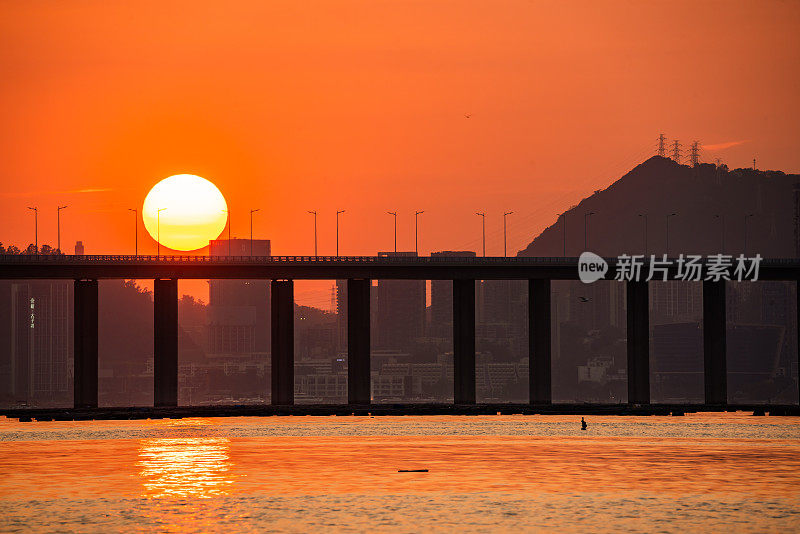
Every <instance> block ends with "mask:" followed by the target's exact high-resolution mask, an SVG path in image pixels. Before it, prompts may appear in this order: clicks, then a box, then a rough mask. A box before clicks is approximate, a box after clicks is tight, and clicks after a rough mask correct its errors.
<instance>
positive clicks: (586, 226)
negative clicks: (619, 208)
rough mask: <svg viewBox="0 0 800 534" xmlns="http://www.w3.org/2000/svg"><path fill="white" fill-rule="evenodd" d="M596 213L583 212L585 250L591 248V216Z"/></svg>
mask: <svg viewBox="0 0 800 534" xmlns="http://www.w3.org/2000/svg"><path fill="white" fill-rule="evenodd" d="M592 215H594V212H593V211H590V212H589V213H584V214H583V250H584V251H586V250H589V217H591V216H592Z"/></svg>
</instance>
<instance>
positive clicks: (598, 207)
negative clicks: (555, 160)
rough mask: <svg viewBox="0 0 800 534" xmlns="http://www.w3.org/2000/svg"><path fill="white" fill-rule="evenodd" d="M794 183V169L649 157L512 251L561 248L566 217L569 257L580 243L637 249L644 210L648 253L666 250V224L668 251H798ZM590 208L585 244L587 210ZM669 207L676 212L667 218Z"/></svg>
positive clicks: (612, 250)
mask: <svg viewBox="0 0 800 534" xmlns="http://www.w3.org/2000/svg"><path fill="white" fill-rule="evenodd" d="M798 183H800V175H796V174H785V173H783V172H780V171H758V170H753V169H734V170H728V168H727V167H725V166H724V165H723V166H719V167H718V166H716V165H712V164H700V165H698V166H696V167H690V166H688V165H681V164H678V163H676V162H674V161H673V160H671V159H668V158H664V157H660V156H654V157H652V158H650V159H648V160H647V161H644V162H643V163H641V164H639V165H638V166H637V167H636V168H634V169H633V170H631V171H630V172H629V173H627V174H626V175H625V176H623V177H622V178H620V179H619V180H617V181H616V182H614V183H613V184H611V185H610V186H609V187H608V188H607V189H604V190H600V191H596V192H595V193H594V194H593V195H591V196H590V197H588V198H585V199H584V200H582V201H581V202H580V203H579V204H578V205H577V206H573V207H571V208H570V209H569V210H567V212H566V215H565V216H564V215H562V216H561V217H559V218H558V220H556V221H555V222H554V223H553V224H552V225H551V226H549V227H548V228H546V229H545V230H544V231H543V232H542V233H541V234H539V235H538V236H537V237H536V238H535V239H534V240H533V241H532V242H531V243H530V244H529V245H528V246H527V247H526V248H525V249H524V250H522V251H520V252H519V253H518V256H562V255H564V219H565V218H566V255H567V256H578V255H579V254H580V253H581V252H583V251H584V250H586V249H588V250H591V251H593V252H595V253H598V254H600V255H603V256H617V255H619V254H622V253H627V254H643V253H645V232H644V228H645V218H644V217H640V214H642V215H647V220H646V224H647V237H646V240H647V254H662V253H665V252H667V224H669V251H668V252H669V254H670V255H671V256H676V255H678V254H680V253H684V254H702V255H707V254H717V253H719V252H724V253H725V254H733V255H738V254H739V253H741V252H744V253H745V254H747V255H754V254H755V253H756V252H758V253H759V254H761V255H762V256H763V257H784V258H793V257H798V246H797V245H796V243H797V240H798V229H797V226H798V219H797V213H796V205H800V200H798V199H800V190H798V191H795V189H796V188H800V185H796V184H798ZM591 212H594V214H593V215H591V216H590V217H589V219H588V236H586V240H587V242H588V246H587V247H585V248H584V239H585V233H584V223H585V215H586V214H587V213H591ZM671 213H675V214H676V215H675V216H671V217H669V222H668V223H667V216H668V215H670V214H671ZM750 215H752V216H750ZM746 216H747V220H746V222H745V217H746ZM723 221H724V229H723ZM745 225H746V228H747V238H746V241H747V250H745ZM723 232H724V235H723ZM723 242H724V248H723Z"/></svg>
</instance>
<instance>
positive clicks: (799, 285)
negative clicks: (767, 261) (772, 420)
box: [794, 280, 800, 404]
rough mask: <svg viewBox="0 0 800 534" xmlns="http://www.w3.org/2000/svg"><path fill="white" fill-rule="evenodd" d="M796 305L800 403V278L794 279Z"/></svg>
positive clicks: (799, 394) (798, 396) (798, 399)
mask: <svg viewBox="0 0 800 534" xmlns="http://www.w3.org/2000/svg"><path fill="white" fill-rule="evenodd" d="M794 284H795V285H794V290H795V306H796V307H797V310H796V311H797V313H796V314H795V316H794V317H795V328H796V329H797V337H796V339H797V403H798V404H800V280H795V281H794Z"/></svg>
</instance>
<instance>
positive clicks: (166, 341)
mask: <svg viewBox="0 0 800 534" xmlns="http://www.w3.org/2000/svg"><path fill="white" fill-rule="evenodd" d="M153 289H154V290H153V339H154V352H153V388H154V396H153V404H154V405H155V406H177V405H178V280H177V279H175V278H170V279H164V280H160V279H159V280H155V284H154V288H153Z"/></svg>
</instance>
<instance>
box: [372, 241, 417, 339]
mask: <svg viewBox="0 0 800 534" xmlns="http://www.w3.org/2000/svg"><path fill="white" fill-rule="evenodd" d="M378 256H379V257H416V256H417V254H416V252H379V253H378ZM377 292H378V302H377V313H376V324H375V335H374V336H372V339H373V340H374V346H375V347H376V348H380V349H406V348H408V347H409V346H410V345H411V344H412V343H413V342H414V340H415V339H416V338H420V337H422V336H424V335H425V280H378V289H377Z"/></svg>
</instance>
